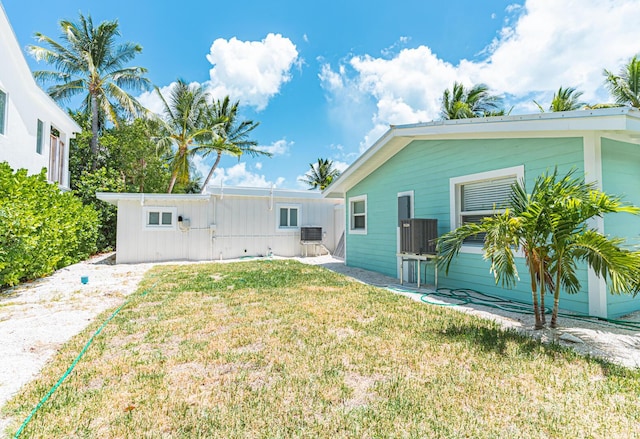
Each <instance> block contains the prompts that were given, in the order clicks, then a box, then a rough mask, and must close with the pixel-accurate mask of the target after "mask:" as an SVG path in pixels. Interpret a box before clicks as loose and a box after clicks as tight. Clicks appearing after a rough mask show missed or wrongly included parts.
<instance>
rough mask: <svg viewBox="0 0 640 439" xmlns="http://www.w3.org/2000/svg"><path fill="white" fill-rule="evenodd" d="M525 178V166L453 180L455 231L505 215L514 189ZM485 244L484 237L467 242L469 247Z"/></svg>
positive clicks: (452, 224) (451, 193) (453, 225)
mask: <svg viewBox="0 0 640 439" xmlns="http://www.w3.org/2000/svg"><path fill="white" fill-rule="evenodd" d="M523 177H524V166H515V167H512V168H504V169H498V170H495V171H489V172H482V173H478V174H471V175H465V176H462V177H456V178H452V179H450V196H451V213H452V218H451V228H452V229H455V228H457V227H460V226H461V225H463V224H469V223H479V222H480V221H482V218H484V217H487V216H493V215H496V214H499V213H502V212H504V210H505V208H506V207H507V203H508V202H509V195H510V194H511V186H512V185H513V184H514V183H516V182H517V181H519V180H521V179H522V178H523ZM483 242H484V236H481V235H476V236H473V237H471V238H469V239H467V240H465V244H476V245H481V244H482V243H483Z"/></svg>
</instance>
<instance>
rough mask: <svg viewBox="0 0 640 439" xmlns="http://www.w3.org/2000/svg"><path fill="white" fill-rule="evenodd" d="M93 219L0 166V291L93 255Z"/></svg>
mask: <svg viewBox="0 0 640 439" xmlns="http://www.w3.org/2000/svg"><path fill="white" fill-rule="evenodd" d="M97 237H98V217H97V214H96V212H95V210H94V209H93V208H91V207H88V206H83V204H82V202H81V201H80V200H79V199H78V198H77V197H75V196H74V195H73V194H72V193H69V192H68V193H62V192H60V190H59V189H58V187H57V185H55V184H50V183H48V182H47V179H46V177H45V173H44V170H43V171H42V172H41V173H40V174H37V175H27V171H26V170H24V169H20V170H18V171H16V172H13V170H12V169H11V167H10V166H9V165H8V164H7V163H0V288H1V287H4V286H8V285H15V284H17V283H18V282H20V281H23V280H28V279H35V278H38V277H41V276H45V275H47V274H50V273H51V272H53V271H54V270H56V269H58V268H62V267H65V266H67V265H70V264H73V263H75V262H78V261H81V260H83V259H86V258H87V257H89V256H90V255H91V254H93V253H94V252H95V251H96V239H97Z"/></svg>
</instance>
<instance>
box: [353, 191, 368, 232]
mask: <svg viewBox="0 0 640 439" xmlns="http://www.w3.org/2000/svg"><path fill="white" fill-rule="evenodd" d="M349 233H353V234H361V235H366V234H367V196H366V195H359V196H357V197H351V198H349Z"/></svg>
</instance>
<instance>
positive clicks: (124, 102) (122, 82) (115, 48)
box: [29, 14, 150, 155]
mask: <svg viewBox="0 0 640 439" xmlns="http://www.w3.org/2000/svg"><path fill="white" fill-rule="evenodd" d="M59 24H60V30H61V31H62V33H61V36H60V39H61V40H62V42H61V43H59V42H57V41H55V40H54V39H52V38H50V37H48V36H46V35H43V34H41V33H39V32H38V33H36V34H35V36H36V39H37V40H38V41H39V42H40V43H43V44H44V47H43V46H36V45H31V46H29V51H30V52H31V54H32V55H33V56H34V57H35V58H36V59H37V60H38V61H40V60H44V61H46V62H47V63H49V64H52V65H53V67H54V68H55V70H51V71H37V72H34V76H35V77H36V79H38V80H39V81H41V82H49V81H53V82H55V83H56V85H53V86H51V87H49V89H48V93H49V95H51V97H52V98H54V99H55V100H57V101H66V100H68V99H69V98H71V97H73V96H76V95H79V94H83V93H86V95H85V96H84V98H83V103H82V108H81V111H82V112H84V113H86V114H90V115H91V116H90V120H91V133H92V137H91V151H92V153H93V154H94V155H97V154H98V133H99V131H100V130H101V128H102V126H101V125H102V124H101V122H102V121H104V120H105V119H108V120H110V121H111V122H113V123H114V124H117V123H118V114H120V113H121V112H124V114H126V115H140V114H142V113H144V112H145V111H146V110H145V109H144V108H143V107H142V106H141V105H140V103H138V101H137V100H136V99H135V98H134V97H133V96H131V95H130V94H129V93H127V92H126V91H125V88H130V89H136V90H141V89H147V88H149V87H150V82H149V80H148V79H147V78H145V77H144V76H143V75H144V74H145V73H146V71H147V70H146V69H144V68H142V67H127V66H126V64H127V63H128V62H129V61H131V60H132V59H133V58H134V57H135V56H136V55H137V54H138V53H140V52H141V51H142V47H141V46H139V45H137V44H133V43H130V42H127V43H124V44H116V37H118V36H120V32H119V30H118V22H117V20H115V21H104V22H102V23H100V25H98V26H97V27H94V25H93V20H92V19H91V16H89V15H88V16H86V17H85V16H83V15H82V14H80V17H79V20H78V22H77V23H73V22H71V21H67V20H61V21H60V23H59Z"/></svg>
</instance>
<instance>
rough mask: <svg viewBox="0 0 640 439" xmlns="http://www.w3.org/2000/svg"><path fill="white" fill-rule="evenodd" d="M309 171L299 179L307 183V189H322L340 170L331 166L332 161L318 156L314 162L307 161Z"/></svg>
mask: <svg viewBox="0 0 640 439" xmlns="http://www.w3.org/2000/svg"><path fill="white" fill-rule="evenodd" d="M309 168H310V169H309V171H308V172H307V173H306V174H305V176H304V178H301V179H300V181H302V182H304V183H307V184H308V185H309V186H310V187H309V190H313V189H317V188H320V190H324V189H325V188H326V187H327V186H329V185H330V184H331V182H332V181H333V180H334V179H335V178H338V176H340V171H338V170H337V169H336V168H334V167H333V161H332V160H329V159H321V158H319V159H318V161H317V162H316V163H309Z"/></svg>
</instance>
